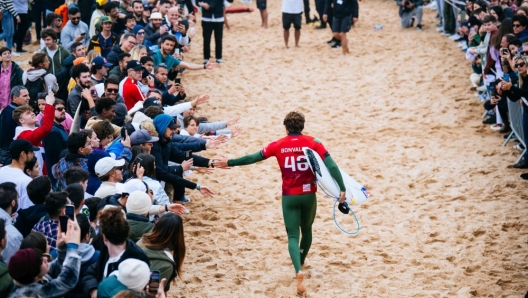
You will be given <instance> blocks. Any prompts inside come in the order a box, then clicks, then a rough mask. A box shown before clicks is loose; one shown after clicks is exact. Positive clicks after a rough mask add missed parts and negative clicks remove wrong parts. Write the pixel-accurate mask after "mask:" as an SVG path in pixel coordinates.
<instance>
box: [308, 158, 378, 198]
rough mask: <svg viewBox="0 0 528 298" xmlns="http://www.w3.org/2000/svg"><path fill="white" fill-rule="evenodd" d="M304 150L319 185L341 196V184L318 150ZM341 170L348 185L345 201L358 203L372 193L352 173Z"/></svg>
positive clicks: (332, 194) (336, 195)
mask: <svg viewBox="0 0 528 298" xmlns="http://www.w3.org/2000/svg"><path fill="white" fill-rule="evenodd" d="M302 150H303V152H304V155H305V156H306V160H307V161H308V166H309V167H310V169H311V170H312V172H313V173H314V175H315V176H316V177H317V181H318V182H319V185H320V186H321V187H322V188H324V190H325V191H326V192H327V193H328V194H330V195H331V196H333V197H339V194H340V193H341V191H340V190H339V186H338V185H337V182H336V181H335V180H334V178H332V176H331V175H330V172H329V171H328V168H327V167H326V165H325V164H324V162H323V160H322V159H321V156H319V154H318V153H317V152H315V151H314V150H312V149H310V148H303V149H302ZM339 171H340V172H341V176H342V177H343V183H344V184H345V187H346V200H345V201H346V202H347V203H348V204H349V205H350V204H352V205H357V204H361V203H363V202H365V201H366V200H367V199H368V197H369V196H370V193H369V192H368V191H367V189H366V188H365V187H364V186H362V185H361V184H359V183H358V182H357V181H356V180H354V178H352V177H350V175H348V174H347V173H345V172H343V170H341V169H339Z"/></svg>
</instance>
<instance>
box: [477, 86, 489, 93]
mask: <svg viewBox="0 0 528 298" xmlns="http://www.w3.org/2000/svg"><path fill="white" fill-rule="evenodd" d="M486 90H488V88H487V87H486V85H482V86H478V87H477V91H478V92H484V91H486Z"/></svg>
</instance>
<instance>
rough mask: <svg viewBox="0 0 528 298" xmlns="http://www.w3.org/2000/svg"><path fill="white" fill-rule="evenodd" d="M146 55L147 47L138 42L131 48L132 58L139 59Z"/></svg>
mask: <svg viewBox="0 0 528 298" xmlns="http://www.w3.org/2000/svg"><path fill="white" fill-rule="evenodd" d="M147 55H148V51H147V47H146V46H144V45H141V44H138V45H136V46H134V47H133V48H132V50H131V51H130V56H131V57H132V60H138V61H139V60H141V58H142V57H145V56H147Z"/></svg>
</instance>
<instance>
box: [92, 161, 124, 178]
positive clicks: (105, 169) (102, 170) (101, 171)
mask: <svg viewBox="0 0 528 298" xmlns="http://www.w3.org/2000/svg"><path fill="white" fill-rule="evenodd" d="M124 165H125V160H124V159H118V160H115V159H113V158H112V157H104V158H101V159H100V160H98V161H97V163H96V164H95V168H94V170H95V174H96V175H97V177H102V176H104V175H106V174H108V173H109V172H110V171H111V170H112V169H113V168H115V167H122V166H124Z"/></svg>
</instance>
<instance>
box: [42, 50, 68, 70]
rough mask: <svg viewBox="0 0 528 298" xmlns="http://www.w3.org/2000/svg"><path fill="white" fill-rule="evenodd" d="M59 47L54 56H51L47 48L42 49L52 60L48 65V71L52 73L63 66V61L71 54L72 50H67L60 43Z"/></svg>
mask: <svg viewBox="0 0 528 298" xmlns="http://www.w3.org/2000/svg"><path fill="white" fill-rule="evenodd" d="M58 46H59V48H58V49H57V52H56V53H55V55H54V56H53V57H50V55H49V54H48V51H47V48H43V49H42V51H41V52H42V53H46V55H48V59H49V61H50V66H49V67H48V71H47V73H51V74H52V75H55V74H56V73H57V72H59V70H60V69H61V67H62V63H63V62H64V60H66V58H68V56H70V52H69V51H68V50H66V49H65V48H64V47H63V46H61V45H58Z"/></svg>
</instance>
